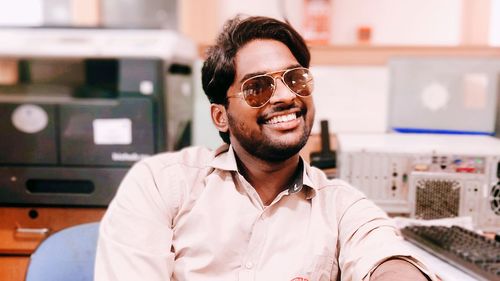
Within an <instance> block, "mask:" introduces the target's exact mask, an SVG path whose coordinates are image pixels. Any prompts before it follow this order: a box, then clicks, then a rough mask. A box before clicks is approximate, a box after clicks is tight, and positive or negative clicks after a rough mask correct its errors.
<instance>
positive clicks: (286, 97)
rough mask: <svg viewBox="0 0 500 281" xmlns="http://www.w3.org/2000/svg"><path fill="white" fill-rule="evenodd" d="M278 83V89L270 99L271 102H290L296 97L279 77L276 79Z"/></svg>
mask: <svg viewBox="0 0 500 281" xmlns="http://www.w3.org/2000/svg"><path fill="white" fill-rule="evenodd" d="M274 81H275V83H276V90H275V92H274V94H273V96H272V97H271V99H270V100H269V102H270V103H279V102H282V103H289V102H291V101H293V100H294V99H295V93H293V92H292V91H291V90H290V89H289V88H288V87H287V86H286V85H285V83H284V82H283V80H282V79H281V78H279V77H277V78H275V79H274Z"/></svg>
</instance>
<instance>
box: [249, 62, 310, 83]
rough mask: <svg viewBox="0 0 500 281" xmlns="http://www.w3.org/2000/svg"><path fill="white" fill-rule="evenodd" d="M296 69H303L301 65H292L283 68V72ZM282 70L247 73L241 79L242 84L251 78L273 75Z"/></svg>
mask: <svg viewBox="0 0 500 281" xmlns="http://www.w3.org/2000/svg"><path fill="white" fill-rule="evenodd" d="M296 67H301V65H300V64H298V63H297V64H291V65H289V66H287V67H285V68H283V69H282V70H283V71H284V70H287V69H292V68H296ZM279 71H281V70H278V71H257V72H252V73H247V74H245V76H243V77H242V78H241V79H240V83H243V81H245V80H247V79H248V78H251V77H254V76H257V75H263V74H266V73H272V72H279Z"/></svg>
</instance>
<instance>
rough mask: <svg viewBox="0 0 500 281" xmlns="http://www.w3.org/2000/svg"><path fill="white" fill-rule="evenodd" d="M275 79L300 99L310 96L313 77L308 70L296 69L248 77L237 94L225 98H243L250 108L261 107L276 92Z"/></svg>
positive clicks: (303, 68)
mask: <svg viewBox="0 0 500 281" xmlns="http://www.w3.org/2000/svg"><path fill="white" fill-rule="evenodd" d="M280 74H281V75H280ZM276 79H280V80H281V81H282V82H283V84H285V85H286V86H287V88H288V89H290V91H292V92H293V93H295V94H296V95H297V96H300V97H308V96H310V95H311V94H312V91H313V88H314V82H313V77H312V75H311V72H310V71H309V69H307V68H305V67H296V68H291V69H285V70H279V71H274V72H268V73H265V74H261V75H256V76H253V77H250V78H248V79H246V80H245V81H243V83H242V84H241V91H240V92H239V93H237V94H234V95H231V96H230V95H228V96H227V97H228V98H234V97H239V96H243V98H244V99H245V102H246V103H247V104H248V105H249V106H250V107H252V108H260V107H263V106H264V105H265V104H266V103H267V102H269V100H270V99H271V97H272V96H273V94H274V92H275V91H276V85H277V82H276Z"/></svg>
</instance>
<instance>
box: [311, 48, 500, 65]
mask: <svg viewBox="0 0 500 281" xmlns="http://www.w3.org/2000/svg"><path fill="white" fill-rule="evenodd" d="M310 50H311V64H312V65H384V64H386V63H387V62H388V60H389V59H390V58H391V57H398V56H399V57H400V56H422V57H429V56H439V57H497V58H500V48H499V47H485V46H470V47H469V46H460V47H452V46H450V47H440V46H436V47H434V46H432V47H431V46H425V47H424V46H422V47H418V46H362V45H361V46H311V47H310Z"/></svg>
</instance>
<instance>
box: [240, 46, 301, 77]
mask: <svg viewBox="0 0 500 281" xmlns="http://www.w3.org/2000/svg"><path fill="white" fill-rule="evenodd" d="M297 65H299V63H298V62H297V60H296V59H295V57H294V56H293V54H292V52H291V51H290V49H289V48H288V47H287V46H286V45H285V44H283V43H282V42H280V41H276V40H270V39H256V40H253V41H250V42H248V43H247V44H245V45H244V46H243V47H241V48H240V49H239V50H238V52H237V53H236V57H235V67H236V69H235V70H236V80H240V79H241V78H242V77H244V76H248V75H249V74H250V75H251V74H255V75H258V74H263V73H267V72H272V71H277V70H282V69H286V68H289V67H291V66H297Z"/></svg>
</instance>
